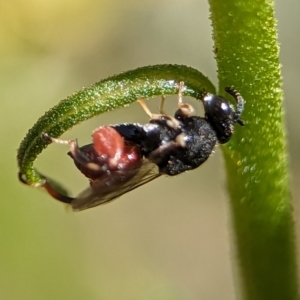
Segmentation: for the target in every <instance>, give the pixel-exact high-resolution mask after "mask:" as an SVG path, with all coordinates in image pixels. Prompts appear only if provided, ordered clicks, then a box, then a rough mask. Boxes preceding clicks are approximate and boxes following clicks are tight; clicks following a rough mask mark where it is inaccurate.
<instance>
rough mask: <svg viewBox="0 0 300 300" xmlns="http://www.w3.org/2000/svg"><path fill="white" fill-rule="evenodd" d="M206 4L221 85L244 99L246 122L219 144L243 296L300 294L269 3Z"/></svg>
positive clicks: (284, 299) (282, 298)
mask: <svg viewBox="0 0 300 300" xmlns="http://www.w3.org/2000/svg"><path fill="white" fill-rule="evenodd" d="M209 3H210V8H211V19H212V25H213V38H214V41H215V54H216V60H217V64H218V76H219V90H220V91H222V90H223V88H224V87H225V86H228V85H229V86H230V85H233V86H234V87H235V88H237V89H238V90H239V91H240V93H241V94H242V95H243V96H244V98H245V100H246V106H245V113H244V114H243V119H244V120H245V121H246V126H245V127H244V128H243V129H238V128H237V132H236V134H235V135H234V137H233V139H232V141H231V142H230V143H229V144H228V145H227V146H226V147H224V148H223V149H224V155H225V161H226V169H227V178H228V189H229V194H230V198H231V202H230V205H231V213H232V219H233V226H234V229H233V231H234V234H235V241H236V247H237V255H238V263H237V265H238V274H239V276H240V277H241V280H240V282H241V283H242V286H241V287H240V289H241V292H242V296H243V298H244V299H261V300H268V299H270V300H276V299H278V300H290V299H299V294H298V283H297V267H296V254H295V253H296V251H295V237H294V224H293V219H292V208H291V194H290V190H289V176H288V167H287V155H286V153H287V150H286V140H285V127H284V120H283V109H282V100H283V93H282V88H281V74H280V64H279V57H278V56H279V47H278V43H277V31H276V21H275V18H274V4H273V1H271V0H246V1H245V0H209Z"/></svg>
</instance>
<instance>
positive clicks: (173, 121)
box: [137, 99, 180, 129]
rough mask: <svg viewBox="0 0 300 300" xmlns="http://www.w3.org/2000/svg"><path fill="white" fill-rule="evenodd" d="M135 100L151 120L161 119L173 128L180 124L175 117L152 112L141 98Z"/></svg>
mask: <svg viewBox="0 0 300 300" xmlns="http://www.w3.org/2000/svg"><path fill="white" fill-rule="evenodd" d="M137 101H138V103H139V104H140V105H141V106H142V108H143V109H144V111H145V112H146V114H147V115H148V116H149V117H150V118H151V120H157V121H161V122H163V123H165V124H166V125H167V126H169V127H170V128H173V129H177V128H178V127H179V126H180V123H179V122H178V120H176V118H174V117H172V116H167V115H163V114H153V113H152V112H151V111H150V109H149V108H148V106H147V105H146V103H145V102H144V100H143V99H138V100H137Z"/></svg>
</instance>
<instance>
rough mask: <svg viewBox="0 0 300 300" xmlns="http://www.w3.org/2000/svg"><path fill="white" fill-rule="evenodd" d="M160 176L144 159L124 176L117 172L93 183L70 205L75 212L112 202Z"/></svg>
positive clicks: (153, 166) (156, 168)
mask: <svg viewBox="0 0 300 300" xmlns="http://www.w3.org/2000/svg"><path fill="white" fill-rule="evenodd" d="M160 175H161V174H160V173H159V170H158V167H157V165H155V164H153V163H151V162H150V161H149V160H147V159H144V160H143V162H142V165H141V166H140V167H139V168H137V169H132V170H128V171H126V173H125V174H124V173H121V172H119V171H116V172H111V174H110V175H107V176H106V177H105V178H101V180H100V179H99V180H95V181H93V183H92V185H91V186H90V187H89V188H87V189H86V190H84V191H83V192H81V193H80V194H79V195H78V197H77V198H75V199H74V200H72V202H71V203H70V204H71V206H72V208H73V210H75V211H80V210H84V209H88V208H91V207H94V206H97V205H100V204H103V203H106V202H109V201H112V200H114V199H116V198H118V197H120V196H121V195H123V194H125V193H128V192H130V191H132V190H134V189H135V188H137V187H139V186H141V185H143V184H145V183H147V182H149V181H152V180H153V179H155V178H157V177H159V176H160Z"/></svg>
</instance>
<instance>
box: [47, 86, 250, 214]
mask: <svg viewBox="0 0 300 300" xmlns="http://www.w3.org/2000/svg"><path fill="white" fill-rule="evenodd" d="M183 90H184V83H183V82H180V83H179V85H178V109H177V110H176V112H175V114H174V116H169V115H167V114H165V113H164V111H163V103H164V100H165V98H164V97H162V101H161V106H160V111H159V114H154V113H152V112H151V111H150V110H149V108H148V107H147V105H146V104H145V102H144V100H143V99H138V100H137V101H138V102H139V103H140V105H141V106H142V108H143V110H144V111H145V112H146V114H147V115H148V116H149V117H150V121H149V123H147V124H144V125H142V124H138V123H133V124H127V123H125V124H117V125H110V126H101V127H99V128H97V129H95V130H94V132H93V134H92V140H93V143H91V144H88V145H85V146H82V147H79V146H78V142H77V139H74V140H61V139H56V138H52V137H51V136H49V135H48V134H47V133H43V134H42V138H43V139H44V140H45V141H47V142H50V143H57V144H67V145H69V146H70V151H69V152H68V155H69V156H70V157H71V158H72V159H73V160H74V163H75V165H76V167H77V168H78V169H79V170H80V171H81V172H82V173H83V174H84V175H85V176H86V177H87V178H88V179H89V180H90V186H89V187H88V188H87V189H86V190H84V191H83V192H81V193H80V194H79V195H78V196H77V197H76V198H72V197H69V196H66V195H64V194H62V193H61V192H59V191H58V190H57V189H56V188H55V187H54V186H52V185H51V183H50V182H49V181H47V179H46V181H45V183H44V185H43V186H44V188H45V189H46V190H47V191H48V193H49V194H51V195H52V196H53V197H54V198H55V199H57V200H59V201H61V202H64V203H68V204H70V205H71V206H72V208H73V209H74V210H77V211H79V210H83V209H87V208H91V207H94V206H97V205H100V204H103V203H106V202H109V201H111V200H114V199H116V198H118V197H119V196H121V195H123V194H125V193H127V192H129V191H131V190H133V189H135V188H137V187H139V186H141V185H143V184H145V183H147V182H150V181H152V180H154V179H155V178H158V177H159V176H161V175H164V174H165V175H169V176H175V175H178V174H180V173H183V172H185V171H189V170H192V169H195V168H197V167H199V166H200V165H201V164H203V163H204V162H205V161H206V160H207V159H208V157H209V156H210V155H211V153H212V151H213V149H214V147H215V145H216V144H217V143H219V144H224V143H227V142H228V141H229V140H230V139H231V137H232V134H233V132H234V124H235V123H237V124H239V125H241V126H243V125H244V122H243V120H242V119H241V118H240V117H241V114H242V112H243V109H244V99H243V98H242V96H241V95H240V94H239V92H238V91H237V90H235V89H233V88H231V87H227V88H225V91H226V92H227V93H228V94H230V95H231V96H232V97H233V98H234V99H235V100H236V109H234V108H233V107H232V106H231V105H230V104H229V102H228V101H227V100H226V99H225V98H223V97H222V96H219V95H213V94H209V93H204V94H203V96H202V99H201V100H202V102H203V104H204V112H205V115H204V117H200V116H197V115H196V113H195V109H194V108H193V107H192V105H190V104H188V103H185V102H183V97H182V92H183Z"/></svg>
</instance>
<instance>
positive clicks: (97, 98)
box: [17, 65, 215, 186]
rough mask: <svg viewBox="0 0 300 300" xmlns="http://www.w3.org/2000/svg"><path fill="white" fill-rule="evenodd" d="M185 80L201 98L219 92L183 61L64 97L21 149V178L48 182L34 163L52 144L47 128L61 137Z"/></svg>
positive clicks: (189, 90) (127, 74) (32, 182)
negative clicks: (45, 139)
mask: <svg viewBox="0 0 300 300" xmlns="http://www.w3.org/2000/svg"><path fill="white" fill-rule="evenodd" d="M180 81H184V83H185V87H186V89H185V91H184V95H187V96H192V97H194V98H196V99H200V97H201V94H202V93H203V91H204V90H205V91H207V92H210V93H215V88H214V86H213V84H212V83H211V82H210V81H209V79H208V78H207V77H205V76H204V75H203V74H202V73H201V72H199V71H197V70H195V69H193V68H190V67H186V66H181V65H156V66H149V67H143V68H138V69H136V70H133V71H128V72H124V73H122V74H119V75H115V76H112V77H109V78H107V79H104V80H101V81H100V82H98V83H95V84H94V85H92V86H91V87H89V88H84V89H82V90H81V91H79V92H77V93H75V94H73V95H72V96H69V97H68V98H66V99H65V100H62V101H61V102H60V103H59V104H58V105H56V106H55V107H53V108H52V109H50V110H49V111H48V112H46V113H45V114H44V115H43V116H42V117H41V118H40V119H39V120H38V121H37V122H36V124H35V125H34V126H33V127H32V128H31V129H30V130H29V132H28V133H27V135H26V137H25V138H24V140H23V141H22V143H21V145H20V148H19V150H18V156H17V158H18V165H19V175H20V179H21V180H22V181H23V182H24V183H26V184H28V185H32V186H41V185H43V184H44V177H43V176H42V175H41V174H39V173H38V172H37V171H36V170H35V169H34V168H33V164H34V161H35V160H36V158H37V156H38V155H39V154H40V153H41V152H42V151H43V149H45V148H46V147H47V145H48V143H47V142H45V141H43V140H42V139H41V134H42V133H43V132H46V133H47V134H49V135H50V136H53V137H59V136H60V135H62V134H63V133H64V132H65V131H67V130H68V129H70V128H71V127H73V126H74V125H76V124H78V123H80V122H82V121H85V120H87V119H90V118H92V117H94V116H96V115H99V114H101V113H104V112H108V111H110V110H113V109H116V108H118V107H123V106H125V105H127V104H130V103H133V102H135V101H136V100H137V98H139V97H142V98H148V97H154V96H160V95H175V94H177V93H178V83H179V82H180Z"/></svg>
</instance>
